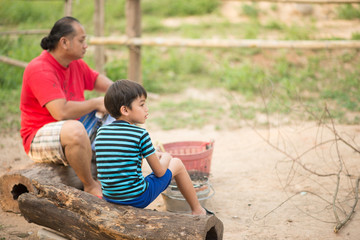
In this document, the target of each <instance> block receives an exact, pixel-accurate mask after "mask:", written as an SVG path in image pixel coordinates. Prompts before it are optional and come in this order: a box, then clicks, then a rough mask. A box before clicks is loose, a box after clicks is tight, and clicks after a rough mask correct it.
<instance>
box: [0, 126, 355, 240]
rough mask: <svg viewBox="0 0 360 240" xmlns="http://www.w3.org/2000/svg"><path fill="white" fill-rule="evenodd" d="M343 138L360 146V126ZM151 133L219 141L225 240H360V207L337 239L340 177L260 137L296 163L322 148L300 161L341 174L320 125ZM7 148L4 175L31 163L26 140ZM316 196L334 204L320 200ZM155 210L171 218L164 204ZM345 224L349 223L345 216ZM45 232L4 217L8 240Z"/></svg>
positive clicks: (215, 202) (351, 164) (0, 223)
mask: <svg viewBox="0 0 360 240" xmlns="http://www.w3.org/2000/svg"><path fill="white" fill-rule="evenodd" d="M337 131H338V132H339V133H340V134H341V136H343V137H344V138H345V139H346V140H348V141H349V142H352V143H353V144H357V146H359V144H360V139H359V133H360V126H337ZM150 133H151V137H152V140H153V142H156V141H159V142H161V143H167V142H172V141H184V140H199V141H208V140H210V139H214V140H215V147H214V152H213V157H212V163H211V177H210V183H211V184H212V185H213V187H214V189H215V195H214V196H213V197H212V198H211V199H209V200H208V201H207V202H206V206H207V207H208V208H209V209H211V210H213V211H214V212H215V213H216V215H217V217H218V218H219V219H221V220H222V221H223V223H224V228H225V232H224V239H226V240H237V239H359V236H360V229H359V227H358V226H359V224H360V215H359V214H358V213H357V211H358V210H359V206H357V207H356V208H355V214H354V215H353V217H352V218H351V221H350V222H349V223H348V224H347V225H346V226H345V227H344V228H343V229H341V230H340V232H339V233H337V234H335V233H334V232H333V228H334V226H335V223H334V222H335V217H334V215H333V212H332V207H331V202H332V196H333V193H334V191H335V187H336V181H335V180H336V176H331V177H321V178H319V177H315V176H314V174H310V173H309V172H306V171H303V169H302V168H301V167H299V165H296V164H293V163H294V162H293V161H289V158H286V157H285V155H284V153H281V152H280V151H279V150H276V149H275V148H273V147H272V146H270V144H269V143H268V142H266V141H265V140H264V139H262V138H261V137H260V136H263V137H265V138H266V139H269V140H270V142H271V143H272V144H274V146H277V147H278V148H279V149H282V150H283V151H285V152H287V153H288V154H289V155H292V156H295V157H296V156H301V153H303V152H305V151H306V150H307V149H309V148H311V146H314V145H316V144H318V147H317V148H316V150H315V151H309V152H308V153H307V154H305V155H302V156H301V157H300V158H299V159H300V160H301V162H302V163H304V164H306V167H308V168H309V169H313V170H315V171H316V172H317V173H330V172H331V173H332V172H336V171H337V169H338V165H337V154H336V149H334V148H335V144H333V143H332V144H323V145H321V144H319V143H320V142H324V141H326V140H331V139H334V136H333V134H331V132H330V131H328V130H326V129H324V128H320V127H319V126H318V125H317V124H315V123H306V124H298V125H293V126H284V127H280V128H274V129H272V130H270V131H269V130H268V129H265V128H262V129H257V130H255V129H253V128H251V127H243V128H239V129H234V130H220V131H217V130H214V127H213V126H211V125H209V126H206V127H204V128H203V129H200V130H186V129H179V130H171V131H161V130H154V131H151V130H150ZM320 137H321V139H320ZM0 146H1V147H0V162H1V163H2V164H1V166H0V175H2V174H6V173H7V172H8V171H12V170H14V169H20V168H23V167H26V166H27V165H29V164H31V160H29V159H28V157H27V156H26V155H25V154H24V152H23V149H22V146H21V141H20V137H19V135H18V133H16V132H14V133H11V134H5V135H4V136H2V137H1V139H0ZM338 149H339V150H340V152H341V158H342V160H343V162H344V163H346V165H345V166H346V169H347V170H348V171H349V172H348V173H349V174H350V175H352V176H353V175H355V176H359V173H360V167H359V159H360V157H359V153H356V152H355V151H354V150H353V149H350V148H348V147H346V146H345V145H343V144H340V143H339V145H338ZM145 171H146V166H145ZM342 179H343V182H345V183H346V184H345V185H344V186H343V185H340V190H339V205H341V206H342V207H343V208H344V210H346V211H347V212H349V206H350V205H351V204H352V203H353V201H354V200H353V197H351V193H350V192H351V191H350V190H349V183H350V182H352V183H353V177H350V178H348V177H344V176H343V178H342ZM349 179H352V180H351V181H350V180H349ZM352 186H354V185H352ZM314 193H316V194H318V195H319V196H322V197H323V198H324V199H325V200H326V201H328V202H325V201H322V200H320V198H319V197H315V195H314ZM293 195H294V196H293ZM291 196H293V197H292V198H291V199H288V198H289V197H291ZM286 200H288V201H286ZM149 208H150V209H157V210H158V211H165V207H164V202H163V200H162V198H161V197H159V198H158V199H157V200H156V201H155V202H154V203H153V204H151V205H150V206H149ZM339 217H340V218H341V219H342V218H343V215H341V214H339ZM39 229H41V226H38V225H35V224H31V223H27V222H26V220H24V218H23V217H22V216H21V215H17V214H13V213H8V212H3V211H0V239H37V231H38V230H39Z"/></svg>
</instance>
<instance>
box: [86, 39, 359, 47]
mask: <svg viewBox="0 0 360 240" xmlns="http://www.w3.org/2000/svg"><path fill="white" fill-rule="evenodd" d="M89 44H90V45H126V46H165V47H207V48H267V49H276V48H293V49H336V48H360V41H359V40H303V41H289V40H286V41H281V40H261V39H183V38H128V37H126V36H120V37H91V38H90V39H89Z"/></svg>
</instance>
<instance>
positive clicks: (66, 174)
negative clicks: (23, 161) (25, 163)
mask: <svg viewBox="0 0 360 240" xmlns="http://www.w3.org/2000/svg"><path fill="white" fill-rule="evenodd" d="M92 171H93V176H95V175H96V170H95V167H92ZM31 180H37V181H39V182H42V183H47V182H48V183H54V184H58V183H62V184H64V185H67V186H71V187H74V188H77V189H83V185H82V183H81V181H80V179H79V178H78V177H77V176H76V174H75V172H74V170H73V169H72V168H71V167H67V166H63V165H57V164H32V165H31V166H29V167H28V168H26V169H22V170H18V171H14V172H11V173H8V174H5V175H3V176H1V177H0V206H1V208H2V209H3V211H5V212H14V213H20V210H19V206H18V202H17V199H18V197H19V196H20V195H21V194H23V193H25V192H30V193H34V192H36V191H37V190H36V189H35V188H34V186H33V185H32V183H31Z"/></svg>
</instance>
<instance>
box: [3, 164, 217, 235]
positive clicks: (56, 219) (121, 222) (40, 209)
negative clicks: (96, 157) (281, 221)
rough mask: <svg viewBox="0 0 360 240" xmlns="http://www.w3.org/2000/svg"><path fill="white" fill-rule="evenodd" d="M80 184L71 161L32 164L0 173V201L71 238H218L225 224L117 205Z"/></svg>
mask: <svg viewBox="0 0 360 240" xmlns="http://www.w3.org/2000/svg"><path fill="white" fill-rule="evenodd" d="M93 174H95V172H93ZM64 184H65V185H64ZM67 185H72V186H67ZM81 187H82V184H81V182H80V181H79V180H78V178H77V177H76V175H75V173H74V171H73V170H72V169H71V168H69V167H65V166H61V165H53V164H33V165H31V168H28V169H23V170H19V171H17V172H13V173H9V174H5V175H3V176H2V177H0V203H1V205H2V207H3V209H4V210H5V211H12V212H21V213H22V215H23V216H24V217H25V219H27V220H28V221H30V222H34V223H36V224H39V225H42V226H45V227H48V228H50V229H53V230H55V231H57V232H60V233H62V234H64V235H65V236H66V237H67V238H69V239H222V236H223V224H222V222H221V221H220V220H219V219H218V218H217V217H216V216H192V215H185V214H176V213H170V212H158V211H152V210H146V209H145V210H144V209H137V208H134V207H130V206H120V205H116V204H111V203H108V202H106V201H104V200H102V199H99V198H97V197H95V196H93V195H91V194H88V193H86V192H83V191H81V190H79V189H80V188H81Z"/></svg>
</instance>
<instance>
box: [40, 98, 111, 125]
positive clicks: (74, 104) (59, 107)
mask: <svg viewBox="0 0 360 240" xmlns="http://www.w3.org/2000/svg"><path fill="white" fill-rule="evenodd" d="M45 107H46V108H47V110H48V111H49V112H50V114H51V116H52V117H53V118H55V119H56V120H58V121H61V120H68V119H77V118H80V117H82V116H83V115H85V114H87V113H89V112H92V111H94V110H97V111H99V112H103V113H104V112H106V109H105V106H104V97H97V98H92V99H89V100H85V101H66V99H64V98H60V99H55V100H52V101H50V102H48V103H47V104H45Z"/></svg>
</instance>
